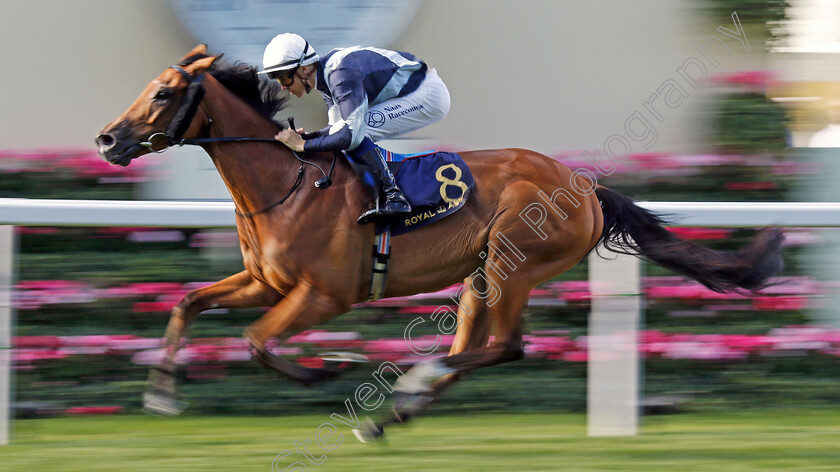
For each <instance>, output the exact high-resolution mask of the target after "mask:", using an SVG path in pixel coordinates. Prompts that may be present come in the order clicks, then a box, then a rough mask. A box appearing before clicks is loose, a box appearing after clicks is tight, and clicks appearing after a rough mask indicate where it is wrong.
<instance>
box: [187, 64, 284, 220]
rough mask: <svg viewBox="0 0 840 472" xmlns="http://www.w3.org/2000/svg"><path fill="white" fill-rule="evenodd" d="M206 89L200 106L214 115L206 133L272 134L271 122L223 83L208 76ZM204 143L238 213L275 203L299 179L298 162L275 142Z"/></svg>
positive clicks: (236, 135) (269, 136)
mask: <svg viewBox="0 0 840 472" xmlns="http://www.w3.org/2000/svg"><path fill="white" fill-rule="evenodd" d="M206 88H207V96H206V97H205V99H204V100H203V101H202V105H201V106H202V107H204V109H205V110H206V112H207V115H208V116H209V117H210V118H211V119H212V124H211V125H210V126H209V137H211V138H222V137H262V138H271V137H273V136H274V133H275V132H276V128H275V127H274V125H272V124H271V123H269V122H268V120H266V119H264V118H263V117H262V116H260V115H259V114H258V113H257V112H256V111H254V110H253V109H251V107H249V106H248V105H247V104H245V102H243V101H241V100H239V99H238V98H236V97H235V96H234V95H233V94H232V93H230V92H228V91H227V89H225V88H224V86H223V85H221V84H219V83H218V82H216V81H215V80H207V81H206ZM203 147H204V150H205V151H207V153H208V154H209V155H210V158H211V159H212V160H213V164H215V166H216V169H217V170H218V171H219V174H220V175H221V177H222V180H223V181H224V183H225V185H226V186H227V188H228V191H229V192H230V194H231V197H232V198H233V201H234V203H236V206H237V208H238V209H239V210H240V211H242V212H253V211H260V210H262V209H264V208H267V207H268V206H269V205H271V204H273V203H276V202H277V201H278V200H280V199H281V198H282V197H283V196H284V195H285V194H286V193H287V192H288V191H289V190H290V189H291V188H292V186H293V185H294V182H295V180H296V178H297V174H298V168H299V166H300V163H299V162H298V161H297V159H295V158H294V156H293V155H292V152H291V151H290V150H289V149H287V148H285V147H283V146H281V145H280V144H279V143H278V144H272V143H254V142H241V143H238V142H227V143H209V144H205V145H204V146H203Z"/></svg>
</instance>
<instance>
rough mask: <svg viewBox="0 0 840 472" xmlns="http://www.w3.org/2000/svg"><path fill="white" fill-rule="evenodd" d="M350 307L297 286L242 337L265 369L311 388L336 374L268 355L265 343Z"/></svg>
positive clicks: (293, 332) (310, 287)
mask: <svg viewBox="0 0 840 472" xmlns="http://www.w3.org/2000/svg"><path fill="white" fill-rule="evenodd" d="M349 308H350V307H349V305H342V304H340V303H337V302H336V301H335V299H334V298H332V297H330V296H328V295H326V294H325V293H323V292H321V291H320V290H318V289H317V288H315V287H314V286H313V285H311V284H309V283H300V284H298V285H296V286H295V287H294V288H293V289H292V290H291V291H290V292H289V293H288V294H287V295H286V297H285V298H284V299H283V300H281V301H280V303H278V304H277V305H275V306H273V307H272V308H271V309H270V310H269V311H268V312H267V313H266V314H264V315H263V316H262V317H261V318H260V319H258V320H257V321H255V322H254V323H253V324H251V326H249V327H248V328H247V329H246V330H245V337H246V338H247V339H248V340H249V341H250V343H251V346H252V348H253V349H254V351H255V355H254V357H255V358H256V359H257V360H258V361H259V362H260V363H261V364H263V365H264V366H265V367H268V368H269V369H271V370H273V371H275V372H277V373H278V374H281V375H283V376H284V377H287V378H288V379H289V380H292V381H295V382H299V383H301V384H303V385H310V384H312V383H315V382H317V381H319V380H322V379H324V378H327V377H330V376H332V375H335V374H336V372H335V371H332V370H327V369H312V368H308V367H304V366H302V365H300V364H298V363H296V362H292V361H289V360H286V359H283V358H281V357H278V356H275V355H274V354H272V353H270V352H269V351H268V350H267V349H266V347H265V343H266V341H268V340H269V339H271V338H274V337H278V338H281V339H285V338H288V337H290V336H292V335H294V334H297V333H299V332H301V331H303V330H305V329H307V328H309V327H311V326H315V325H318V324H321V323H325V322H326V321H328V320H330V319H332V318H334V317H336V316H338V315H340V314H342V313H344V312H345V311H347V310H348V309H349Z"/></svg>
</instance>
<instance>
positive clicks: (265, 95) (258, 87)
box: [178, 54, 289, 125]
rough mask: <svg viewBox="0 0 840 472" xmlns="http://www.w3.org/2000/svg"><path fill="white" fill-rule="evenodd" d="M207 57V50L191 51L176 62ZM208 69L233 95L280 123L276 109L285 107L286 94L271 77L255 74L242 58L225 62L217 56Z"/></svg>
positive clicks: (184, 62) (255, 69)
mask: <svg viewBox="0 0 840 472" xmlns="http://www.w3.org/2000/svg"><path fill="white" fill-rule="evenodd" d="M205 57H209V56H208V55H206V54H193V55H192V56H190V57H188V58H186V59H184V60H183V61H181V62H179V63H178V65H179V66H182V67H183V66H188V65H190V64H192V63H193V62H195V61H197V60H199V59H204V58H205ZM207 72H208V73H209V74H210V75H212V76H213V78H215V79H216V80H218V81H219V82H220V83H221V84H222V85H224V86H225V88H227V89H228V90H230V91H231V92H232V93H233V94H234V95H236V96H237V97H239V98H241V99H242V100H244V101H245V102H246V103H247V104H249V105H251V108H253V109H254V110H256V111H257V112H259V114H260V115H262V116H264V117H266V118H268V119H269V120H271V122H273V123H275V124H277V125H279V124H280V123H279V122H280V120H279V118H278V117H277V113H279V112H280V110H282V109H283V108H285V107H286V103H287V102H288V101H289V94H288V93H287V92H286V91H284V90H283V89H282V88H280V84H279V83H277V82H276V81H273V80H262V79H260V77H259V76H258V75H257V68H256V67H254V66H251V65H248V64H244V63H242V62H236V63H234V64H227V63H225V62H222V61H220V60H218V59H217V60H216V61H215V62H213V65H212V66H210V69H208V70H207Z"/></svg>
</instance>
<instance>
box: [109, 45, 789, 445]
mask: <svg viewBox="0 0 840 472" xmlns="http://www.w3.org/2000/svg"><path fill="white" fill-rule="evenodd" d="M218 57H219V56H211V55H208V54H207V49H206V46H205V45H199V46H197V47H196V48H195V49H193V50H192V51H190V52H189V53H188V54H187V55H186V56H184V57H183V58H182V59H181V61H180V62H179V64H178V65H177V66H172V67H171V68H168V69H166V70H165V71H163V72H162V73H161V74H160V75H159V76H158V77H157V78H155V79H154V80H152V81H151V82H150V83H149V84H148V85H147V86H146V88H145V89H144V90H143V91H142V92H141V93H140V96H139V97H138V98H137V100H136V101H135V102H134V103H133V104H132V105H131V106H130V107H129V108H128V109H127V110H126V111H125V112H124V113H123V114H122V115H120V116H119V117H118V118H117V119H116V120H114V121H113V122H112V123H110V124H109V125H107V126H106V127H105V128H104V129H103V130H102V131H101V132H100V134H99V136H98V137H97V138H96V143H97V145H98V148H99V153H100V155H101V156H102V157H103V158H104V159H105V160H107V161H108V162H111V163H113V164H117V165H121V166H127V165H128V164H129V163H130V162H131V160H132V159H135V158H138V157H140V156H142V155H145V154H148V153H150V152H152V151H153V150H154V151H160V150H162V149H165V148H166V147H167V146H169V145H172V144H177V143H178V142H179V141H180V140H181V139H185V140H187V141H186V142H190V141H189V140H193V141H192V142H194V143H200V145H201V146H202V147H203V148H204V150H205V151H206V152H207V154H208V155H209V156H210V158H211V159H212V161H213V163H214V164H215V166H216V168H217V169H218V171H219V174H221V177H222V179H223V180H224V183H225V185H226V186H227V188H228V190H229V191H230V195H231V197H232V199H233V202H234V204H235V207H236V227H237V231H238V235H239V244H240V247H241V251H242V256H243V260H244V270H243V271H242V272H240V273H238V274H235V275H232V276H230V277H228V278H226V279H224V280H222V281H219V282H217V283H215V284H212V285H210V286H208V287H205V288H201V289H198V290H195V291H192V292H190V293H188V294H187V295H186V296H185V297H184V298H183V299H182V300H181V301H180V302H179V303H178V304H177V305H176V306H175V307H174V308H173V310H172V314H171V317H170V319H169V323H168V325H167V328H166V335H165V347H166V350H165V358H164V360H163V361H162V362H161V364H160V365H158V366H155V367H154V368H153V369H152V370H151V372H150V378H149V381H150V385H149V390H148V391H147V393H146V396H145V399H146V407H147V408H150V409H153V410H156V411H158V412H164V413H177V412H178V408H179V405H178V403H179V402H177V400H176V388H175V380H174V371H175V355H176V352H177V351H178V349H179V345H180V340H181V338H182V336H184V335H185V333H186V330H187V328H188V326H189V324H190V323H191V321H192V320H193V318H194V317H195V316H196V315H198V314H199V313H200V312H202V311H204V310H207V309H211V308H246V307H258V306H268V307H271V308H270V309H269V310H268V311H267V312H266V313H265V314H264V315H263V316H261V317H260V318H259V319H257V320H256V321H255V322H254V323H253V324H251V325H250V326H249V327H248V328H247V329H246V330H245V332H244V336H245V337H246V338H247V340H248V341H249V343H250V346H251V348H252V353H253V355H254V357H255V358H256V359H257V360H258V361H259V362H261V363H262V364H264V365H265V366H266V367H268V368H270V369H272V370H274V371H276V372H278V373H280V374H282V375H283V376H285V377H288V378H289V379H291V380H295V381H299V382H303V383H311V382H314V381H316V380H320V379H323V378H325V377H328V376H329V375H331V373H332V372H330V371H329V369H313V368H307V367H303V366H302V365H300V364H297V363H295V362H292V361H290V360H287V359H283V358H280V357H278V356H275V355H274V354H272V353H271V352H269V350H267V349H266V341H268V340H269V339H271V338H275V337H276V338H280V339H285V338H288V337H290V336H292V335H293V334H295V333H298V332H301V331H303V330H306V329H308V328H311V327H313V326H316V325H319V324H321V323H325V322H327V321H328V320H330V319H332V318H334V317H336V316H338V315H341V314H342V313H345V312H347V311H349V310H350V307H351V305H353V304H355V303H359V302H361V301H364V300H365V299H366V298H367V296H368V289H369V282H370V277H371V269H372V258H371V245H372V241H373V236H374V226H373V225H365V226H360V225H358V224H357V223H356V216H357V215H358V214H360V213H361V212H362V211H363V210H364V209H366V208H367V207H368V206H369V205H370V198H369V195H368V193H367V192H366V191H365V189H364V188H363V186H362V183H361V181H360V179H359V178H358V176H357V175H356V174H355V173H354V171H353V170H352V168H351V167H350V165H349V164H348V163H347V162H346V161H345V160H344V159H343V158H341V159H338V160H337V163H336V165H335V168H334V176H333V181H334V183H333V184H332V186H330V187H328V188H326V189H320V188H316V187H315V186H314V185H312V183H313V181H314V180H315V177H320V175H316V176H312V175H307V174H306V173H305V172H304V171H303V169H304V166H303V165H302V164H300V162H299V159H300V157H299V156H296V155H295V154H294V153H293V152H292V151H291V150H290V149H288V148H286V147H285V146H283V145H280V144H279V143H277V142H274V141H273V140H272V139H271V138H272V137H273V136H274V135H275V134H276V132H277V131H278V129H279V125H278V122H277V121H274V120H273V119H274V116H275V114H276V112H278V111H279V110H280V109H282V107H283V105H284V104H285V101H286V100H287V98H288V96H287V95H285V92H283V91H282V90H280V88H279V84H276V83H274V82H270V81H265V80H260V79H259V78H258V77H257V75H256V72H257V70H256V69H255V68H253V67H251V66H249V65H246V64H241V63H237V64H233V65H230V64H224V63H222V62H221V61H217V59H218ZM231 137H256V138H261V139H259V140H256V141H253V140H251V141H249V140H239V139H235V138H231ZM225 138H231V139H225ZM305 157H306V160H307V161H309V162H311V163H314V164H320V166H322V167H326V166H328V165H329V163H330V162H331V160H332V159H333V157H334V156H333V155H331V154H329V153H323V154H314V155H306V156H305ZM461 157H462V158H463V160H464V161H465V162H466V163H467V164H468V165H469V168H470V169H471V171H472V173H473V176H474V180H475V188H474V191H473V193H472V195H471V196H470V198H469V200H468V201H467V202H466V204H465V205H464V206H463V207H462V208H461V209H460V210H459V211H458V212H457V213H455V214H453V215H451V216H449V217H447V218H445V219H443V220H441V221H439V222H436V223H435V224H432V225H429V226H425V227H423V228H420V229H417V230H415V231H413V232H410V233H407V234H404V235H400V236H397V237H394V238H393V239H392V251H391V262H390V266H391V269H390V273H389V276H388V285H387V289H386V291H385V293H384V297H385V298H388V297H399V296H407V295H412V294H416V293H423V292H432V291H437V290H441V289H443V288H445V287H448V286H451V285H453V284H456V283H458V282H462V281H463V282H464V284H465V287H467V288H469V290H465V291H464V292H463V293H462V295H461V299H460V305H459V308H458V311H457V317H458V323H459V324H458V326H457V329H456V333H455V340H454V342H453V344H452V347H451V349H450V351H449V354H448V356H447V357H444V358H442V359H438V360H435V361H424V362H421V363H419V364H418V365H415V366H414V367H413V368H412V369H411V370H409V371H408V372H407V373H406V374H404V375H402V376H401V377H400V378H399V379H398V381H397V382H396V387H397V388H396V390H397V391H398V392H402V393H403V394H405V395H406V397H405V398H408V399H409V400H410V399H414V400H416V401H405V402H403V403H402V404H403V405H407V406H403V407H399V405H398V406H397V407H395V412H394V415H395V420H394V421H402V420H405V419H407V418H408V416H411V415H412V414H415V413H418V412H419V411H421V410H422V408H423V406H425V404H427V403H428V401H430V400H431V399H432V398H434V397H435V396H436V395H438V394H439V393H440V392H442V391H443V390H444V389H445V388H446V387H448V386H449V385H451V384H452V383H453V382H455V381H456V379H458V377H459V376H460V375H461V373H463V372H465V371H468V370H471V369H477V368H480V367H487V366H492V365H496V364H499V363H503V362H507V361H513V360H516V359H519V358H521V357H522V356H523V347H522V311H523V309H524V307H525V304H526V302H527V300H528V296H529V293H530V291H531V289H533V288H534V287H535V286H537V285H538V284H540V283H542V282H545V281H547V280H549V279H551V278H553V277H556V276H557V275H559V274H562V273H563V272H565V271H566V270H568V269H569V268H571V267H572V266H574V265H575V264H577V263H579V262H580V261H581V260H583V259H584V258H585V257H586V256H587V255H588V254H589V253H590V251H592V250H593V249H594V248H595V247H596V246H597V245H598V244H603V245H604V246H605V247H606V248H607V249H611V250H613V251H616V252H626V253H631V254H634V255H638V256H641V257H644V258H646V259H649V260H651V261H653V262H655V263H658V264H660V265H662V266H665V267H667V268H669V269H671V270H673V271H675V272H677V273H680V274H683V275H685V276H688V277H690V278H693V279H695V280H698V281H700V282H701V283H703V284H704V285H706V286H707V287H709V288H711V289H712V290H717V291H731V290H740V289H746V290H755V289H758V288H760V287H762V286H765V285H766V284H768V283H769V281H770V279H771V278H772V277H773V276H775V275H776V274H777V273H778V271H779V270H780V269H781V265H782V264H781V255H780V247H781V242H782V239H783V235H782V233H781V231H780V230H779V229H775V228H774V229H765V230H763V231H762V232H760V233H759V234H758V236H757V237H756V238H755V239H754V240H753V241H752V242H751V243H750V244H749V245H748V246H746V247H744V248H742V249H741V250H739V251H736V252H721V251H714V250H711V249H708V248H704V247H702V246H700V245H697V244H696V243H693V242H690V241H685V240H681V239H679V238H677V237H675V236H674V235H673V234H672V233H671V232H669V231H668V230H667V229H665V228H664V227H663V221H662V220H661V219H660V218H659V217H658V216H657V215H655V214H652V213H650V212H648V211H646V210H644V209H642V208H640V207H638V206H636V205H635V203H634V202H633V201H632V200H631V199H629V198H627V197H625V196H622V195H620V194H618V193H617V192H615V191H613V190H610V189H608V188H606V187H603V186H600V185H597V183H596V182H594V181H592V180H590V179H588V178H586V177H585V176H583V175H580V174H579V173H574V172H572V171H571V170H570V169H569V168H567V167H566V166H564V165H562V164H560V163H558V162H556V161H554V160H552V159H550V158H548V157H546V156H543V155H541V154H538V153H536V152H533V151H528V150H525V149H500V150H485V151H471V152H463V153H461ZM299 166H300V167H299ZM569 188H573V189H575V193H572V192H570V191H568V190H567V189H569ZM581 189H583V190H581ZM558 193H559V194H560V195H561V196H563V197H564V198H557V197H556V195H557V194H558ZM547 195H551V199H552V200H553V204H554V205H556V206H555V207H554V208H553V211H547V216H546V218H545V219H544V221H542V222H541V223H540V226H539V228H535V227H534V226H533V225H531V224H527V222H526V219H525V216H528V213H527V212H528V208H530V207H529V205H532V204H533V203H539V202H544V203H546V204H547V203H548V202H547V201H546V200H545V196H547ZM558 210H559V211H558ZM537 229H539V231H537ZM512 246H515V249H516V251H514V252H516V254H511V253H507V254H506V253H505V248H511V247H512ZM477 274H480V275H481V277H478V276H477ZM490 292H492V293H493V297H492V299H489V298H488V296H489V295H488V293H490ZM491 334H492V335H493V336H494V337H493V339H492V341H491V340H490V339H491V338H490V335H491ZM381 433H382V426H381V425H380V426H378V427H376V428H375V429H374V430H373V431H372V434H373V435H374V436H376V435H379V434H381Z"/></svg>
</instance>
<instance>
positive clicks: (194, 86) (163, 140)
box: [140, 65, 336, 218]
mask: <svg viewBox="0 0 840 472" xmlns="http://www.w3.org/2000/svg"><path fill="white" fill-rule="evenodd" d="M169 68H170V69H173V70H175V71H177V72H178V73H180V74H181V76H183V77H184V78H185V79H186V80H187V82H189V85H188V86H187V93H186V94H185V95H184V98H183V100H182V101H181V106H180V107H179V108H178V112H177V113H176V114H175V118H174V119H173V120H172V122H171V123H169V126H168V127H167V128H166V132H165V133H161V132H157V133H153V134H152V135H151V136H149V137H148V139H147V140H146V141H144V142H141V143H140V145H141V146H145V147H147V148H149V149H150V150H151V151H152V152H154V153H157V154H160V153H162V152H164V151H166V150H167V149H169V148H170V147H172V146H184V145H201V144H206V143H242V142H258V143H275V144H281V145H283V143H281V142H280V141H277V140H276V139H274V138H257V137H221V138H196V139H183V135H184V133H186V132H187V129H188V128H189V125H190V123H192V120H193V118H195V114H196V113H197V112H198V106H199V104H200V103H201V99H202V98H204V87H203V86H202V85H201V82H202V81H203V80H204V76H203V75H201V74H199V75H198V76H197V77H193V76H192V75H190V73H189V72H187V71H185V70H184V69H183V68H181V67H180V66H177V65H175V66H170V67H169ZM205 113H206V110H205ZM208 119H209V120H210V125H211V126H212V124H213V120H212V119H210V117H209V116H208ZM288 120H289V127H290V128H291V129H292V130H294V129H295V125H294V123H295V122H294V118H292V117H289V119H288ZM284 146H285V145H284ZM289 150H290V151H291V152H292V155H293V156H294V157H295V159H297V160H298V161H299V162H300V168H299V169H298V175H297V179H295V182H294V184H292V188H291V189H290V190H289V192H288V193H287V194H286V196H284V197H283V198H281V199H280V200H279V201H277V202H275V203H273V204H271V205H269V206H267V207H265V208H263V209H262V210H258V211H251V212H245V213H243V212H241V211H239V209H237V208H234V212H235V213H236V214H237V215H239V216H242V217H245V218H251V217H254V216H256V215H260V214H263V213H266V212H268V211H271V210H272V209H274V208H275V207H277V206H280V205H282V204H283V203H285V202H286V200H288V199H289V197H291V196H292V194H293V193H294V192H295V190H297V189H298V188H299V187H300V185H301V184H302V183H303V174H304V165H310V166H313V167H316V168H317V169H318V170H320V171H321V174H323V177H321V178H320V179H318V180H316V181H315V187H316V188H319V189H325V188H327V187H329V186H330V184H331V183H332V181H331V179H330V178H331V177H332V173H333V170H334V169H335V160H336V153H333V158H332V164H331V165H330V172H329V174H328V173H326V172H324V169H322V168H321V166H319V165H318V164H316V163H314V162H310V161H307V160H306V159H303V158H302V157H300V156H299V155H298V153H297V152H295V151H294V150H291V149H289Z"/></svg>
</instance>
